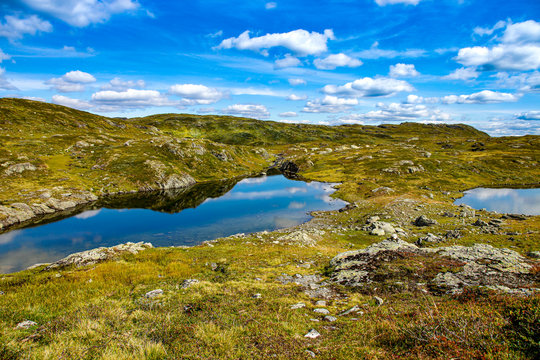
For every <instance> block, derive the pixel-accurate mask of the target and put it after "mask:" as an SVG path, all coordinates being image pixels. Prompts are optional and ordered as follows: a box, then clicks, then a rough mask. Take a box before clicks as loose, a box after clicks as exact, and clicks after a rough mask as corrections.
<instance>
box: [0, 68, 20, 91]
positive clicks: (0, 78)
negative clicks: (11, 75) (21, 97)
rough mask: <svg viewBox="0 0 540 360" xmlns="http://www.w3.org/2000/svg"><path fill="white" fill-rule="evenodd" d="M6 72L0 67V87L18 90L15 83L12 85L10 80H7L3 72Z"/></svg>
mask: <svg viewBox="0 0 540 360" xmlns="http://www.w3.org/2000/svg"><path fill="white" fill-rule="evenodd" d="M5 73H6V69H4V68H0V89H2V90H18V89H17V87H16V86H15V85H13V84H12V83H11V82H9V81H8V80H7V79H6V77H5V76H4V74H5Z"/></svg>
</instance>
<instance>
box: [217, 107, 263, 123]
mask: <svg viewBox="0 0 540 360" xmlns="http://www.w3.org/2000/svg"><path fill="white" fill-rule="evenodd" d="M222 112H223V113H224V114H229V115H238V116H245V117H250V118H255V119H267V118H268V117H269V116H270V113H269V112H268V109H267V108H266V106H264V105H260V104H257V105H254V104H234V105H229V106H227V107H226V108H225V109H223V110H222Z"/></svg>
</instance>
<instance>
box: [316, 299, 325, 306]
mask: <svg viewBox="0 0 540 360" xmlns="http://www.w3.org/2000/svg"><path fill="white" fill-rule="evenodd" d="M315 306H326V301H325V300H318V301H316V302H315Z"/></svg>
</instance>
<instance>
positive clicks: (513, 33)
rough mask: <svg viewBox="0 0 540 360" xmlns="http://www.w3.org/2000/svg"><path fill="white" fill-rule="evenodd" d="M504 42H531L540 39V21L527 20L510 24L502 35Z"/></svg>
mask: <svg viewBox="0 0 540 360" xmlns="http://www.w3.org/2000/svg"><path fill="white" fill-rule="evenodd" d="M501 40H502V42H504V43H512V44H516V43H520V44H521V43H531V42H537V41H540V23H538V22H536V21H534V20H527V21H524V22H521V23H516V24H509V25H508V26H507V27H506V30H505V31H504V35H503V37H502V39H501Z"/></svg>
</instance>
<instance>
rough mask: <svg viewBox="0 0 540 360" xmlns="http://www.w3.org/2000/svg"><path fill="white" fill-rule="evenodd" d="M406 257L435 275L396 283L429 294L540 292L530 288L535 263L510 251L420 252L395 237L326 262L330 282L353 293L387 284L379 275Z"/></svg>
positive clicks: (410, 276) (485, 247)
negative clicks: (425, 287)
mask: <svg viewBox="0 0 540 360" xmlns="http://www.w3.org/2000/svg"><path fill="white" fill-rule="evenodd" d="M411 257H417V260H418V262H419V263H420V264H425V263H430V264H431V265H430V266H431V267H432V268H433V269H438V270H437V271H436V272H434V273H430V272H428V271H424V272H423V273H422V271H423V270H424V269H418V271H417V272H416V273H410V272H409V271H405V272H404V273H400V276H401V277H400V279H399V280H400V281H399V282H400V283H403V282H407V281H411V282H417V283H419V282H427V283H428V284H429V288H430V290H431V291H433V292H449V293H459V292H461V291H462V290H463V289H464V288H465V287H471V286H483V287H487V288H490V289H493V290H500V291H504V292H510V293H522V294H530V293H533V292H535V291H540V289H535V288H534V286H535V284H538V282H539V281H540V277H539V275H538V274H537V272H536V271H535V270H534V268H535V266H538V265H539V264H538V262H534V261H531V260H528V259H526V258H525V257H523V256H521V255H520V254H518V253H517V252H515V251H513V250H509V249H499V248H495V247H493V246H491V245H486V244H475V245H473V246H470V247H466V246H449V247H439V248H432V249H425V248H419V247H417V246H416V245H414V244H410V243H408V242H406V241H403V240H400V239H399V238H397V237H394V238H393V239H387V240H384V241H382V242H379V243H376V244H373V245H371V246H368V247H367V248H366V249H363V250H355V251H348V252H345V253H341V254H339V255H337V256H336V257H334V258H333V259H332V260H331V262H330V265H331V266H332V267H333V268H334V270H333V274H332V280H333V281H334V282H336V283H339V284H343V285H347V286H353V287H365V286H367V285H370V284H374V283H375V284H376V283H381V284H384V283H385V281H386V280H383V279H382V277H381V274H380V272H378V270H380V269H385V272H387V274H391V273H392V271H389V269H391V268H392V263H396V261H397V262H399V260H400V259H404V258H411ZM396 266H397V267H399V265H396ZM396 273H397V272H396ZM388 276H390V275H388Z"/></svg>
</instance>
